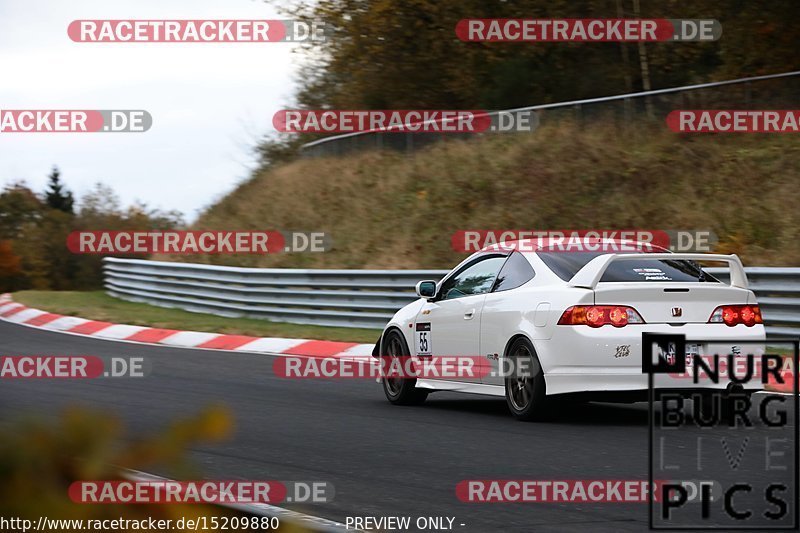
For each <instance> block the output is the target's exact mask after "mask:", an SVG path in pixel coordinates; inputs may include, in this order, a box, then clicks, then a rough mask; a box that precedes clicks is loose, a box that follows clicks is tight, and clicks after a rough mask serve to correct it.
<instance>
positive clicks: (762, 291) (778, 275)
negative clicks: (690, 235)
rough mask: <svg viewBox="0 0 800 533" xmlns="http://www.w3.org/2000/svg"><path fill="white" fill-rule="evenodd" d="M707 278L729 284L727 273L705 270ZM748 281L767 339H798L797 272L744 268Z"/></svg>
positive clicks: (799, 288) (799, 297)
mask: <svg viewBox="0 0 800 533" xmlns="http://www.w3.org/2000/svg"><path fill="white" fill-rule="evenodd" d="M705 270H706V271H707V272H708V273H709V274H711V275H713V276H716V277H717V278H719V279H720V280H724V281H728V269H726V268H706V269H705ZM744 270H745V272H746V273H747V281H748V283H749V285H750V289H751V290H752V291H753V292H755V293H756V298H757V299H758V305H759V307H761V314H762V316H763V317H764V324H766V326H767V335H769V336H770V337H793V338H798V337H800V268H795V267H792V268H781V267H747V268H745V269H744Z"/></svg>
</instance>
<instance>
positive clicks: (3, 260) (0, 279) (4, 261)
mask: <svg viewBox="0 0 800 533" xmlns="http://www.w3.org/2000/svg"><path fill="white" fill-rule="evenodd" d="M21 273H22V262H21V261H20V258H19V257H18V256H17V255H16V254H15V253H14V251H13V250H12V249H11V242H10V241H0V291H12V290H14V289H15V286H14V285H15V282H16V281H17V280H18V278H19V277H20V274H21Z"/></svg>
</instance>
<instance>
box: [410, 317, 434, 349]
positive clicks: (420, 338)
mask: <svg viewBox="0 0 800 533" xmlns="http://www.w3.org/2000/svg"><path fill="white" fill-rule="evenodd" d="M414 344H415V348H416V350H415V351H416V353H417V355H431V354H432V353H433V348H432V347H431V323H430V322H422V323H419V322H418V323H417V328H416V331H415V339H414Z"/></svg>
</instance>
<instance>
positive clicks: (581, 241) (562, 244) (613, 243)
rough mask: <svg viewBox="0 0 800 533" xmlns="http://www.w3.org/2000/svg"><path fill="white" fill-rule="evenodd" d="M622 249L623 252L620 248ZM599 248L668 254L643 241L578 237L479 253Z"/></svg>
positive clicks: (529, 241) (531, 241)
mask: <svg viewBox="0 0 800 533" xmlns="http://www.w3.org/2000/svg"><path fill="white" fill-rule="evenodd" d="M622 247H624V248H625V249H624V250H621V249H620V248H622ZM581 248H585V249H581ZM599 248H603V250H602V251H604V252H606V253H615V252H623V253H624V252H626V251H627V252H640V253H648V252H653V253H664V252H669V250H667V249H666V248H663V247H661V246H659V245H657V244H653V243H650V242H645V241H634V240H630V239H611V238H606V237H588V238H587V237H578V238H577V239H575V238H570V237H564V238H562V239H556V238H550V237H547V238H541V239H519V240H515V241H503V242H499V243H496V244H490V245H488V246H485V247H484V248H483V249H481V252H499V251H505V252H510V251H515V250H516V251H520V252H551V251H552V252H567V251H572V252H579V251H587V252H600V251H601V250H600V249H599Z"/></svg>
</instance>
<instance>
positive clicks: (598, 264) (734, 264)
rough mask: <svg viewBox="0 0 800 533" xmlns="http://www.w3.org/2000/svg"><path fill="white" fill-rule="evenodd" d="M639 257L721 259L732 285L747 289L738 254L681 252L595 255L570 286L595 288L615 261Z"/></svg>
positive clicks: (574, 277) (697, 259)
mask: <svg viewBox="0 0 800 533" xmlns="http://www.w3.org/2000/svg"><path fill="white" fill-rule="evenodd" d="M637 259H655V260H664V259H666V260H670V261H721V262H725V263H728V266H729V268H730V274H731V287H740V288H742V289H746V288H747V287H748V284H747V274H745V272H744V267H743V266H742V261H741V260H740V259H739V256H737V255H736V254H731V255H721V254H698V253H691V254H688V253H687V254H681V253H675V254H673V253H658V254H604V255H600V256H598V257H595V258H594V259H592V260H591V261H589V262H588V263H586V265H585V266H584V267H583V268H582V269H580V270H579V271H578V272H577V273H576V274H575V275H574V276H572V279H570V280H569V286H570V287H583V288H585V289H594V288H595V287H597V284H598V283H599V282H600V279H602V277H603V274H605V272H606V270H607V269H608V267H609V266H610V265H611V263H613V262H614V261H634V260H637Z"/></svg>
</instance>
